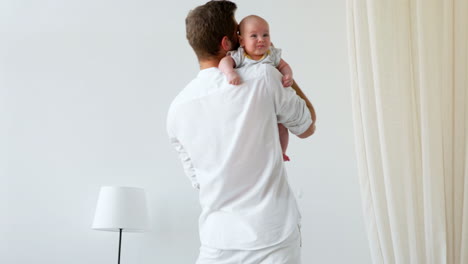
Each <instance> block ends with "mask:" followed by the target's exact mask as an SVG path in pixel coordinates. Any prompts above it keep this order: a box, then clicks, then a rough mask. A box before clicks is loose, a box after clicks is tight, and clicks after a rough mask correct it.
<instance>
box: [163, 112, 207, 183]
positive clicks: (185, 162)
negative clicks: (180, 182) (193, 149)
mask: <svg viewBox="0 0 468 264" xmlns="http://www.w3.org/2000/svg"><path fill="white" fill-rule="evenodd" d="M171 117H172V115H171V110H169V114H168V118H167V124H166V126H167V127H166V128H167V133H168V135H169V139H170V142H171V145H172V146H173V147H174V148H175V150H176V151H177V154H178V155H179V159H180V161H181V162H182V167H183V168H184V173H185V175H186V176H187V177H188V178H189V180H190V182H191V183H192V187H193V188H195V189H200V184H199V183H198V180H197V175H196V173H195V168H194V166H193V163H192V159H191V158H190V156H189V154H188V153H187V151H186V150H185V148H184V146H183V145H182V144H181V143H180V141H179V140H178V139H177V137H176V136H174V133H172V129H171V120H172V118H171Z"/></svg>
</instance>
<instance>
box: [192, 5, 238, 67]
mask: <svg viewBox="0 0 468 264" xmlns="http://www.w3.org/2000/svg"><path fill="white" fill-rule="evenodd" d="M236 9H237V6H236V4H235V3H233V2H231V1H226V0H218V1H216V0H212V1H210V2H207V3H206V4H204V5H202V6H198V7H196V8H195V9H193V10H191V11H190V12H189V14H188V15H187V18H186V19H185V28H186V31H187V40H188V41H189V43H190V46H192V48H193V50H194V51H195V54H197V57H198V60H204V59H208V58H210V57H216V56H218V54H219V51H220V44H221V40H222V39H223V37H224V36H227V37H228V38H229V39H230V40H231V41H234V43H233V45H235V44H236V43H237V39H234V38H237V36H236V33H237V23H236V21H235V19H234V12H235V11H236Z"/></svg>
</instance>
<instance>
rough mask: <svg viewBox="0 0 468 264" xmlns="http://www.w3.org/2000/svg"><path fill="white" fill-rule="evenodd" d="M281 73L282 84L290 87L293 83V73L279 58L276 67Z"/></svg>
mask: <svg viewBox="0 0 468 264" xmlns="http://www.w3.org/2000/svg"><path fill="white" fill-rule="evenodd" d="M276 68H277V69H278V70H279V71H280V72H281V73H282V74H283V79H282V82H283V86H284V87H290V86H291V85H292V84H293V81H294V80H293V73H292V69H291V67H290V66H289V64H287V63H286V62H285V61H284V60H283V59H281V60H280V62H279V64H278V66H277V67H276Z"/></svg>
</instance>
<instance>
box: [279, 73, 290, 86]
mask: <svg viewBox="0 0 468 264" xmlns="http://www.w3.org/2000/svg"><path fill="white" fill-rule="evenodd" d="M281 81H282V82H283V86H284V87H290V86H291V85H292V84H293V78H292V76H291V75H289V74H285V75H284V76H283V79H282V80H281Z"/></svg>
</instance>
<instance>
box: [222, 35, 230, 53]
mask: <svg viewBox="0 0 468 264" xmlns="http://www.w3.org/2000/svg"><path fill="white" fill-rule="evenodd" d="M221 48H222V49H223V50H225V51H226V52H227V51H230V50H231V48H232V43H231V41H230V40H229V38H228V37H227V36H224V37H223V39H222V40H221Z"/></svg>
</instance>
